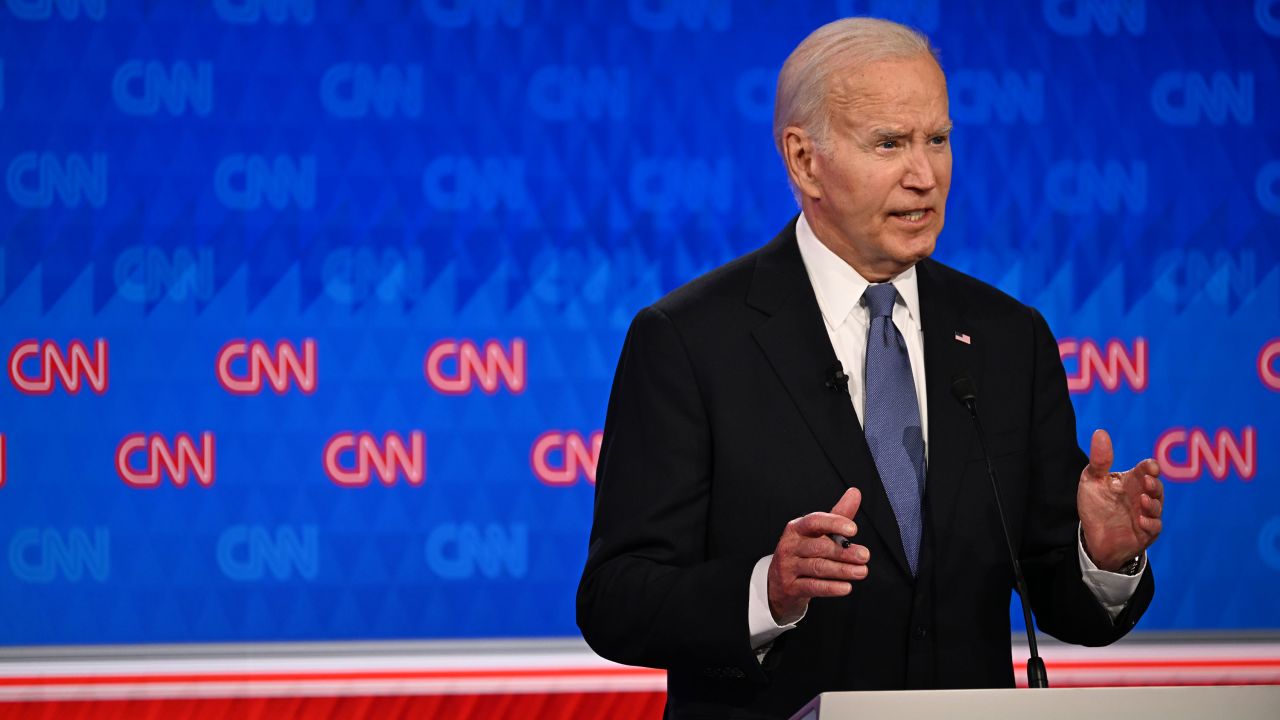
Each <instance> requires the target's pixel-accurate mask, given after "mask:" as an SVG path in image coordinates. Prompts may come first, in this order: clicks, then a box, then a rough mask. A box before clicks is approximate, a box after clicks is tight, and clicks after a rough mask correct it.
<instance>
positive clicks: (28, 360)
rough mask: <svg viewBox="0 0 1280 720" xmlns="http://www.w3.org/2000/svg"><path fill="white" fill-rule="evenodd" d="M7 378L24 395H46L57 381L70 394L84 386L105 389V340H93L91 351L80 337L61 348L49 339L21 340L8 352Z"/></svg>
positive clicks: (98, 392) (94, 389)
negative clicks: (64, 348) (65, 347)
mask: <svg viewBox="0 0 1280 720" xmlns="http://www.w3.org/2000/svg"><path fill="white" fill-rule="evenodd" d="M9 381H10V382H12V383H13V386H14V387H15V388H17V390H18V392H21V393H23V394H26V395H48V394H50V393H52V392H53V387H54V385H55V384H56V383H59V382H60V383H61V385H62V387H63V388H65V389H66V391H67V392H68V393H70V394H72V395H75V394H77V393H79V392H80V390H81V389H82V388H83V387H84V386H85V385H88V387H89V388H90V389H91V390H93V391H94V392H95V393H97V394H98V395H101V394H103V393H105V392H106V391H107V341H106V340H103V339H102V338H99V339H97V340H94V341H93V352H92V353H90V352H89V348H88V346H86V345H85V344H84V343H83V342H81V341H79V340H72V341H71V342H70V343H68V344H67V349H66V350H65V351H64V350H63V349H62V348H61V347H59V346H58V344H57V343H55V342H53V341H52V340H45V341H39V340H24V341H22V342H20V343H18V344H17V345H16V346H15V347H14V348H13V351H12V352H10V353H9Z"/></svg>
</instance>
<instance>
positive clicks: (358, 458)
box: [324, 430, 427, 487]
mask: <svg viewBox="0 0 1280 720" xmlns="http://www.w3.org/2000/svg"><path fill="white" fill-rule="evenodd" d="M344 456H354V462H351V458H350V457H348V459H347V461H346V462H344ZM324 471H325V473H326V474H327V475H328V476H329V479H330V480H332V481H333V482H334V484H336V485H341V486H342V487H365V486H366V485H368V484H369V481H370V480H371V479H372V478H373V475H375V474H376V475H377V476H378V479H379V480H381V481H382V484H383V485H387V486H391V485H395V484H396V475H397V473H398V472H399V471H403V472H404V476H405V479H406V480H408V481H409V484H410V485H421V484H422V482H423V481H424V480H426V478H427V437H426V435H424V434H423V433H422V432H421V431H418V430H414V431H413V432H411V433H409V447H408V448H407V449H406V448H405V444H404V439H403V438H401V437H400V435H399V434H397V433H387V434H386V435H383V436H382V444H381V445H379V444H378V441H377V440H375V439H374V437H373V434H372V433H367V432H360V433H351V432H340V433H338V434H337V435H334V436H333V437H331V438H329V442H327V443H325V446H324Z"/></svg>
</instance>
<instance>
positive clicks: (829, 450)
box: [747, 222, 910, 575]
mask: <svg viewBox="0 0 1280 720" xmlns="http://www.w3.org/2000/svg"><path fill="white" fill-rule="evenodd" d="M747 302H748V304H749V305H751V306H752V307H755V308H756V309H758V310H761V311H763V312H764V313H766V314H767V315H768V316H769V317H768V318H767V319H766V320H765V321H764V322H762V323H761V324H760V325H759V326H757V327H756V329H755V330H754V332H753V335H754V336H755V339H756V342H757V343H758V344H759V345H760V349H761V350H762V351H764V354H765V356H766V357H767V358H768V360H769V363H770V365H771V366H772V367H773V370H774V372H776V373H777V375H778V378H779V379H780V380H781V381H782V384H783V385H784V386H785V387H786V389H787V392H788V393H789V394H790V395H791V398H792V400H793V401H794V402H795V404H796V407H797V408H798V409H799V411H800V414H801V415H802V416H803V417H804V420H805V423H806V424H807V425H808V427H809V430H810V431H811V432H812V433H813V435H814V437H816V438H817V440H818V443H819V444H820V445H821V446H822V450H823V452H824V453H825V454H826V456H827V458H828V460H830V461H831V464H832V465H834V466H835V469H836V471H837V472H838V473H839V475H840V477H841V479H843V480H844V483H845V485H846V486H852V487H856V488H858V490H859V491H861V492H862V505H861V510H860V513H859V514H860V515H861V516H862V518H861V519H859V522H860V523H863V524H864V525H866V524H869V525H870V526H871V528H872V529H873V530H874V532H875V533H876V534H877V535H879V536H880V537H881V538H882V539H883V540H884V543H885V545H886V546H887V547H888V548H889V550H890V553H891V554H892V555H893V557H894V561H895V562H897V563H898V565H899V568H900V569H901V570H902V571H903V572H905V573H907V574H908V575H910V573H909V571H908V569H907V568H908V566H907V559H906V555H905V553H904V552H903V549H902V539H901V535H900V534H899V532H898V522H897V519H896V518H895V517H894V515H893V507H892V506H891V505H890V504H889V497H888V495H887V494H886V493H885V490H884V485H883V484H882V483H881V482H880V476H879V474H878V473H877V472H876V468H875V463H874V462H873V460H872V458H871V451H870V450H869V449H868V448H867V441H866V437H865V436H864V435H863V430H862V426H861V425H860V424H859V423H858V417H857V415H856V414H854V411H853V407H852V405H851V404H850V403H849V396H848V395H847V394H846V393H843V392H839V391H837V390H832V389H830V388H828V387H826V384H825V381H826V379H827V378H828V377H829V376H830V371H831V368H832V367H834V366H835V364H836V363H837V362H838V361H837V359H836V354H835V350H833V349H832V347H831V340H830V338H828V337H827V332H826V328H825V327H824V326H823V322H822V314H821V312H820V311H819V309H818V301H817V298H816V297H815V296H814V292H813V287H812V286H811V285H810V283H809V277H808V275H807V274H806V273H805V270H804V261H803V260H802V259H801V258H800V250H799V248H798V246H797V245H796V239H795V223H794V222H793V223H792V224H791V225H790V226H788V228H787V229H786V230H784V231H783V232H782V233H780V234H779V235H778V237H777V238H775V239H774V240H773V242H771V243H769V245H767V246H766V247H764V248H763V249H761V251H760V254H759V256H758V258H757V262H756V271H755V276H754V278H753V279H752V285H751V290H750V293H749V295H748V298H747ZM822 509H824V510H825V509H826V508H822Z"/></svg>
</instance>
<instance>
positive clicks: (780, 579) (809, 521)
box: [769, 488, 871, 625]
mask: <svg viewBox="0 0 1280 720" xmlns="http://www.w3.org/2000/svg"><path fill="white" fill-rule="evenodd" d="M861 502H862V493H860V492H858V489H857V488H849V489H848V490H846V491H845V493H844V495H843V496H841V498H840V502H838V503H836V506H835V507H833V508H831V512H829V513H826V512H815V513H809V514H808V515H805V516H804V517H800V518H796V519H795V520H792V521H791V522H789V523H787V528H786V529H785V530H783V531H782V537H781V538H779V539H778V546H777V547H776V548H774V551H773V561H772V562H770V563H769V612H771V613H773V619H774V621H775V622H777V623H778V624H779V625H789V624H791V623H793V622H795V621H797V620H799V619H800V618H802V617H804V613H805V610H806V609H808V607H809V599H810V598H815V597H841V596H844V595H848V594H849V593H850V592H852V591H853V581H854V580H862V579H864V578H866V577H867V572H868V568H867V562H868V561H869V560H870V559H871V551H870V550H868V549H867V548H865V547H863V546H862V545H850V546H849V547H847V548H842V547H840V544H839V543H837V542H835V541H834V540H832V539H831V538H830V537H828V535H831V534H833V533H834V534H836V535H843V536H845V537H847V538H852V537H853V536H854V535H856V534H857V533H858V526H857V524H855V523H854V522H853V516H854V515H856V514H857V512H858V505H859V504H860V503H861Z"/></svg>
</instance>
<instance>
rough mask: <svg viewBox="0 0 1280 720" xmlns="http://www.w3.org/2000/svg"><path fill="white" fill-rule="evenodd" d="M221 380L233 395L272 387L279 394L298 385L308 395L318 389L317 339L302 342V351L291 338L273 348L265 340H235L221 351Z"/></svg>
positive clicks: (219, 357) (246, 393)
mask: <svg viewBox="0 0 1280 720" xmlns="http://www.w3.org/2000/svg"><path fill="white" fill-rule="evenodd" d="M216 364H217V372H218V383H219V384H221V385H222V387H223V389H224V390H226V391H227V392H229V393H231V394H232V395H259V394H261V393H262V391H263V390H264V389H265V388H267V387H268V386H269V387H270V388H271V389H272V391H274V392H275V393H276V394H277V395H283V394H285V393H286V392H288V391H289V386H290V385H291V384H293V385H297V386H298V389H299V390H301V391H302V392H303V394H305V395H310V394H311V393H313V392H315V391H316V385H317V383H318V378H317V368H316V364H317V360H316V341H315V340H312V339H311V338H307V339H305V340H303V341H302V351H301V353H299V351H298V347H297V346H296V345H294V344H293V343H291V342H289V341H287V340H281V341H279V342H277V343H276V346H275V348H271V347H270V346H268V345H267V344H266V343H265V342H263V341H262V340H232V341H231V342H229V343H227V344H226V345H223V346H222V349H221V350H219V351H218V358H217V363H216Z"/></svg>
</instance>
